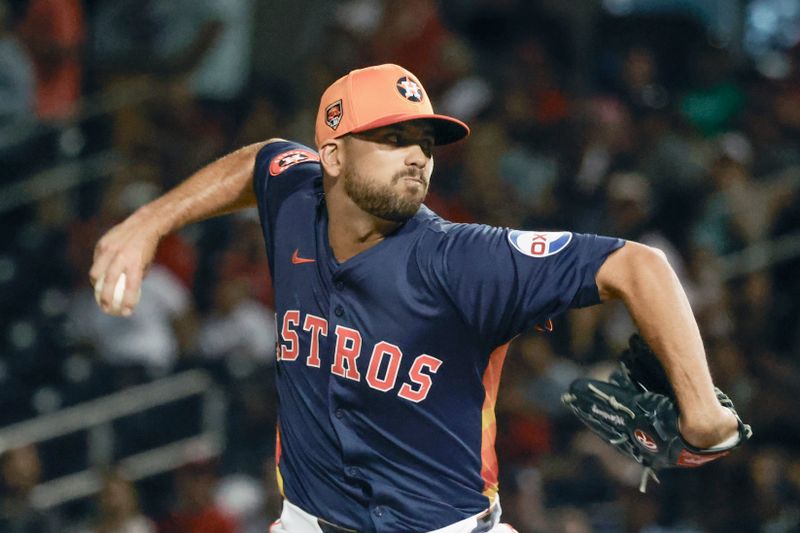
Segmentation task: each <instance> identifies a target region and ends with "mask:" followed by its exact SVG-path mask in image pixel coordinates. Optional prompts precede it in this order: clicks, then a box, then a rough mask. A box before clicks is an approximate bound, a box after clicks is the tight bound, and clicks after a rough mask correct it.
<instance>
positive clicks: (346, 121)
mask: <svg viewBox="0 0 800 533" xmlns="http://www.w3.org/2000/svg"><path fill="white" fill-rule="evenodd" d="M407 120H426V121H428V122H429V123H430V124H431V125H432V126H433V134H434V138H435V143H436V144H449V143H452V142H455V141H458V140H461V139H463V138H464V137H466V136H467V135H469V127H468V126H467V125H466V124H464V123H463V122H461V121H460V120H458V119H455V118H453V117H448V116H446V115H437V114H435V113H434V112H433V106H432V105H431V101H430V98H428V95H427V93H426V92H425V89H424V88H423V87H422V84H421V83H420V82H419V80H418V79H417V77H416V76H414V75H413V74H412V73H411V72H409V71H408V70H406V69H404V68H403V67H400V66H398V65H392V64H385V65H377V66H374V67H367V68H362V69H357V70H353V71H351V72H350V73H349V74H347V75H346V76H342V77H341V78H339V79H338V80H336V81H335V82H334V83H333V84H332V85H331V86H330V87H328V88H327V89H326V90H325V92H324V93H322V98H321V99H320V103H319V111H318V112H317V125H316V134H315V136H314V140H315V141H316V143H317V147H320V146H322V145H323V144H325V142H327V141H329V140H330V139H336V138H338V137H342V136H344V135H347V134H348V133H359V132H362V131H367V130H371V129H374V128H380V127H382V126H388V125H390V124H396V123H398V122H405V121H407Z"/></svg>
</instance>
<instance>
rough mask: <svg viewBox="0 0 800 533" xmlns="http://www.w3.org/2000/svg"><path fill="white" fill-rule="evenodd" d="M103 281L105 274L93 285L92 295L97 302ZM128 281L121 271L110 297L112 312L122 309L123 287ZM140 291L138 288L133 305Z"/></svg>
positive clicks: (137, 299)
mask: <svg viewBox="0 0 800 533" xmlns="http://www.w3.org/2000/svg"><path fill="white" fill-rule="evenodd" d="M104 283H105V276H104V277H102V278H100V279H99V280H98V281H97V284H95V286H94V297H95V300H97V303H98V304H100V295H101V294H102V292H103V285H104ZM127 283H128V277H127V276H126V275H125V273H124V272H123V273H122V274H120V275H119V278H117V284H116V285H114V294H113V296H112V297H111V310H112V311H113V312H114V313H118V312H120V311H121V310H122V299H123V298H124V297H125V288H126V285H127ZM141 294H142V291H141V289H139V294H138V295H137V297H136V300H135V301H134V305H136V304H137V303H138V302H139V298H140V297H141Z"/></svg>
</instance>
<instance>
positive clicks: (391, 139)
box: [383, 133, 400, 144]
mask: <svg viewBox="0 0 800 533" xmlns="http://www.w3.org/2000/svg"><path fill="white" fill-rule="evenodd" d="M383 141H384V142H385V143H386V144H399V143H400V135H398V134H397V133H387V134H386V135H384V136H383Z"/></svg>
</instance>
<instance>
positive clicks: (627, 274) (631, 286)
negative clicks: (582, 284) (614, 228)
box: [597, 241, 675, 300]
mask: <svg viewBox="0 0 800 533" xmlns="http://www.w3.org/2000/svg"><path fill="white" fill-rule="evenodd" d="M673 279H675V273H674V272H673V270H672V267H671V266H670V264H669V261H668V260H667V256H666V254H665V253H664V252H663V251H661V250H660V249H659V248H655V247H652V246H647V245H645V244H641V243H637V242H632V241H628V242H626V243H625V246H623V247H622V248H620V249H619V250H617V251H616V252H614V253H613V254H611V255H610V256H609V257H608V259H607V260H606V262H605V263H604V264H603V266H602V267H600V270H599V271H598V275H597V286H598V290H599V291H600V296H601V299H603V300H614V299H622V300H627V299H629V298H630V297H633V296H635V295H636V294H640V293H641V291H642V289H643V288H648V287H654V286H655V287H657V286H660V285H662V284H664V283H668V282H671V281H672V280H673Z"/></svg>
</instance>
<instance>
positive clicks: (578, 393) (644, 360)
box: [561, 335, 752, 492]
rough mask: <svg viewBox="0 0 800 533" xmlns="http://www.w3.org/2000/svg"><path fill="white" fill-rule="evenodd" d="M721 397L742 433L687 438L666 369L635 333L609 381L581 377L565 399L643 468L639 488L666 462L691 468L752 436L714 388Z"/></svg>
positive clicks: (599, 432)
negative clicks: (714, 440) (709, 439)
mask: <svg viewBox="0 0 800 533" xmlns="http://www.w3.org/2000/svg"><path fill="white" fill-rule="evenodd" d="M716 392H717V398H718V399H719V402H720V403H721V404H722V405H723V406H724V407H727V408H728V409H730V410H731V411H732V412H733V414H734V415H736V419H737V420H738V422H739V434H738V438H735V439H731V441H732V442H724V443H722V444H720V445H718V446H715V447H712V448H705V449H699V448H696V447H694V446H692V445H691V444H689V443H687V442H686V441H685V440H684V439H683V437H681V434H680V431H679V429H678V415H679V412H678V406H677V402H676V400H675V394H674V393H673V391H672V387H671V386H670V383H669V380H668V379H667V375H666V372H665V371H664V369H663V367H662V366H661V363H660V362H659V361H658V359H657V358H656V356H655V354H654V353H653V352H652V350H651V349H650V347H649V346H648V345H647V343H646V342H645V341H644V339H642V338H641V337H640V336H639V335H633V336H632V337H631V338H630V341H629V347H628V348H627V349H626V350H625V351H624V352H623V353H622V355H621V357H620V368H618V369H617V370H615V371H614V372H612V374H611V376H609V379H608V381H600V380H596V379H588V378H581V379H576V380H575V381H573V382H572V384H571V385H570V388H569V392H567V393H565V394H563V395H562V397H561V400H562V402H564V404H565V405H567V406H568V407H569V408H570V409H572V411H573V412H574V413H575V414H576V415H577V416H578V418H580V420H581V421H582V422H583V423H584V424H586V425H587V426H588V427H589V429H591V430H592V431H593V432H594V433H596V434H597V435H599V436H600V438H602V439H603V440H605V441H606V442H608V443H609V444H611V445H612V446H613V447H615V448H616V449H617V450H619V451H620V452H621V453H623V454H624V455H627V456H629V457H632V458H633V459H635V460H636V461H637V462H639V463H641V464H642V465H643V466H644V467H645V468H644V471H643V472H642V482H641V484H640V486H639V490H641V491H642V492H644V491H645V490H646V487H647V480H648V478H651V477H652V478H653V479H655V480H656V481H658V478H657V477H656V473H657V472H658V470H660V469H662V468H678V467H683V468H693V467H697V466H700V465H703V464H705V463H707V462H709V461H713V460H715V459H718V458H720V457H722V456H724V455H727V454H728V453H729V452H730V450H732V449H733V448H736V447H737V446H739V445H740V444H742V443H743V442H744V441H746V440H747V439H749V438H750V437H751V436H752V431H751V429H750V426H749V425H747V424H745V423H743V422H742V419H741V418H739V415H738V414H737V413H736V409H734V406H733V402H732V401H731V399H730V398H728V396H727V395H726V394H725V393H724V392H722V391H721V390H719V389H716Z"/></svg>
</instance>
